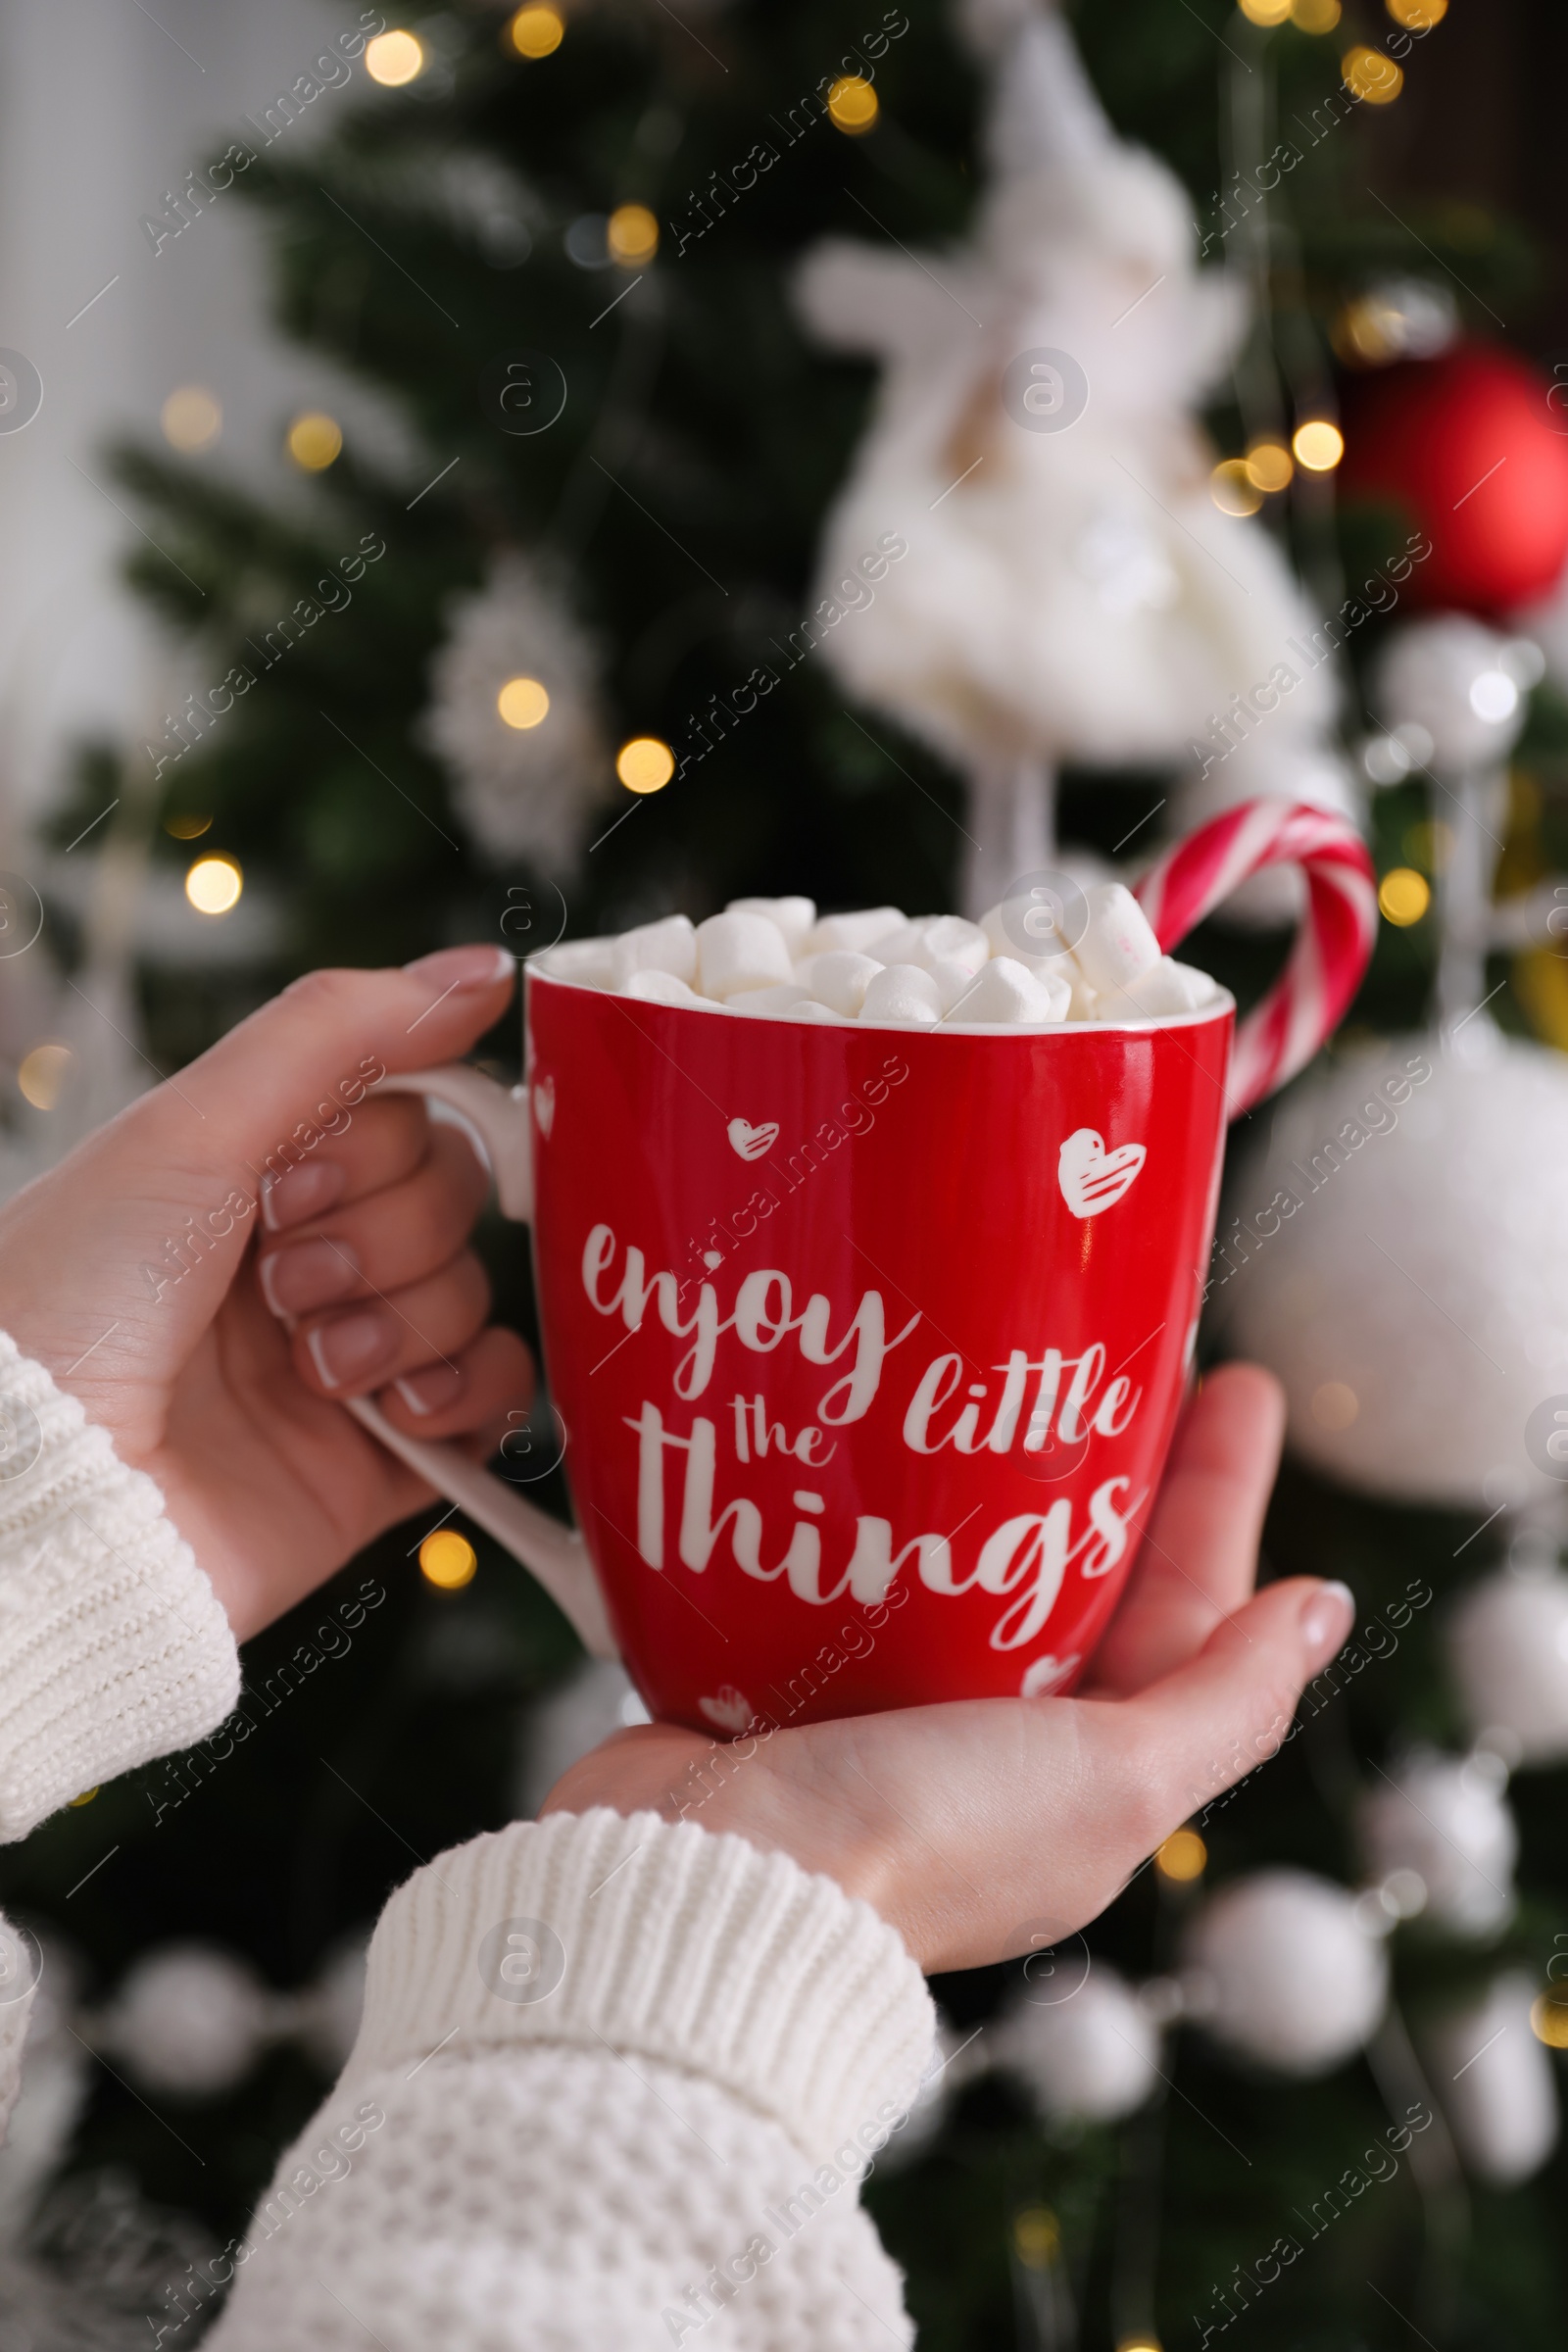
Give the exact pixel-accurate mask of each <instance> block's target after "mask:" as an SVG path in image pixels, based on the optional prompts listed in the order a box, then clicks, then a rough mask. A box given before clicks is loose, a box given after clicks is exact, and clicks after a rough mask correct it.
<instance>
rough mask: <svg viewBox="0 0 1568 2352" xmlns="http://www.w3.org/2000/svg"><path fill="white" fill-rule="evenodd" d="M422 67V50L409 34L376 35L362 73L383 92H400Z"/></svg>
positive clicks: (383, 33) (379, 33) (366, 55)
mask: <svg viewBox="0 0 1568 2352" xmlns="http://www.w3.org/2000/svg"><path fill="white" fill-rule="evenodd" d="M423 68H424V51H423V50H422V49H421V48H420V46H419V44H418V42H417V40H416V39H415V37H414V35H413V33H412V32H378V33H377V34H376V36H375V38H374V40H373V41H372V42H371V43H370V45H369V47H368V49H367V50H366V52H365V70H366V72H367V73H368V75H369V76H370V79H371V80H372V81H378V82H380V83H381V85H382V87H383V88H384V89H388V90H400V89H402V87H403V85H404V83H405V82H406V81H413V80H414V79H415V77H416V75H417V74H418V73H421V72H422V71H423Z"/></svg>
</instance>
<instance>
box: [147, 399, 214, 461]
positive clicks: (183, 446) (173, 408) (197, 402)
mask: <svg viewBox="0 0 1568 2352" xmlns="http://www.w3.org/2000/svg"><path fill="white" fill-rule="evenodd" d="M158 421H159V423H160V424H161V425H162V427H163V432H164V439H165V440H166V441H167V442H168V443H169V446H170V448H171V449H178V450H183V451H185V452H186V453H187V454H189V453H191V452H193V451H195V450H198V449H210V448H211V447H212V445H213V443H214V442H215V441H216V440H217V439H218V436H219V433H220V432H221V429H222V423H223V412H222V410H221V407H220V406H219V404H218V402H217V400H215V398H214V397H213V395H212V393H211V392H209V391H207V390H206V389H205V387H204V386H203V385H201V384H181V385H179V387H178V388H177V390H175V391H173V392H171V394H170V395H169V398H168V399H167V400H166V401H165V403H164V405H163V408H162V410H161V411H160V413H159V419H158Z"/></svg>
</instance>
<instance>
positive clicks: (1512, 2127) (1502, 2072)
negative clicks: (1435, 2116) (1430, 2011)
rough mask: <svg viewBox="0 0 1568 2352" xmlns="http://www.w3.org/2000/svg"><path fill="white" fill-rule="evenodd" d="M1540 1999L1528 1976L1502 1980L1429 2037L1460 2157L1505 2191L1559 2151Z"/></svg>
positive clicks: (1427, 2046) (1428, 2050) (1426, 2042)
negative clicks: (1536, 2024) (1539, 2024)
mask: <svg viewBox="0 0 1568 2352" xmlns="http://www.w3.org/2000/svg"><path fill="white" fill-rule="evenodd" d="M1534 1991H1535V1987H1534V1986H1533V1985H1532V1984H1531V1982H1530V1979H1529V1978H1528V1977H1527V1976H1524V1975H1522V1974H1518V1973H1514V1972H1510V1973H1509V1974H1508V1975H1506V1976H1502V1977H1497V1978H1495V1980H1494V1981H1493V1983H1492V1985H1490V1987H1489V1988H1488V1990H1487V1991H1486V1992H1485V1993H1483V1994H1482V1995H1481V1996H1480V1998H1479V1999H1476V2000H1472V2001H1467V2002H1466V2003H1465V2004H1464V2005H1463V2006H1462V2007H1461V2008H1457V2009H1453V2010H1450V2011H1449V2012H1448V2013H1447V2014H1446V2016H1444V2017H1442V2018H1440V2019H1439V2020H1437V2021H1436V2022H1435V2023H1434V2024H1433V2025H1431V2026H1429V2027H1428V2028H1427V2030H1426V2032H1425V2033H1424V2034H1422V2036H1421V2040H1422V2045H1423V2049H1424V2052H1425V2055H1426V2059H1427V2063H1428V2067H1429V2070H1430V2072H1431V2076H1432V2080H1433V2082H1434V2083H1435V2084H1436V2086H1437V2090H1438V2095H1439V2098H1440V2100H1441V2101H1442V2105H1443V2111H1444V2114H1445V2116H1446V2118H1447V2123H1448V2129H1449V2131H1451V2132H1452V2133H1453V2137H1454V2141H1455V2144H1456V2145H1457V2147H1458V2150H1459V2153H1460V2155H1461V2156H1462V2157H1463V2159H1464V2162H1465V2164H1466V2165H1467V2166H1468V2167H1469V2169H1470V2171H1471V2172H1473V2173H1475V2174H1477V2175H1479V2177H1480V2178H1481V2179H1482V2180H1488V2181H1491V2182H1492V2183H1493V2185H1494V2186H1495V2187H1497V2188H1511V2187H1512V2186H1513V2185H1514V2183H1515V2182H1516V2181H1519V2180H1529V2178H1530V2176H1531V2174H1532V2173H1535V2172H1539V2171H1540V2169H1541V2167H1542V2166H1543V2165H1544V2163H1545V2161H1546V2158H1547V2157H1548V2156H1549V2155H1550V2154H1551V2151H1552V2149H1553V2148H1554V2147H1555V2146H1556V2144H1557V2128H1558V2118H1557V2087H1556V2084H1555V2082H1553V2080H1552V2072H1551V2060H1550V2059H1549V2058H1548V2057H1547V2055H1546V2053H1545V2051H1544V2048H1543V2047H1542V2045H1541V2043H1540V2042H1539V2041H1538V2040H1537V2039H1536V2036H1535V2034H1534V2033H1533V2032H1532V2030H1531V2024H1530V2010H1531V2002H1532V1998H1533V1995H1534Z"/></svg>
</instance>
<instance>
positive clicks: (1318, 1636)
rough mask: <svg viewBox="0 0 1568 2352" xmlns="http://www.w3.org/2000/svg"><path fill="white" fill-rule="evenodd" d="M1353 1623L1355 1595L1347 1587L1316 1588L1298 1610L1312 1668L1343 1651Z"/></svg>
mask: <svg viewBox="0 0 1568 2352" xmlns="http://www.w3.org/2000/svg"><path fill="white" fill-rule="evenodd" d="M1354 1623H1355V1594H1354V1593H1352V1592H1351V1591H1350V1588H1349V1586H1348V1585H1342V1584H1339V1583H1337V1582H1336V1583H1334V1584H1327V1585H1319V1587H1318V1589H1317V1591H1316V1592H1315V1593H1309V1594H1308V1596H1307V1598H1306V1600H1305V1601H1304V1602H1303V1604H1302V1607H1301V1640H1302V1642H1303V1643H1304V1644H1305V1646H1306V1649H1307V1651H1308V1653H1309V1654H1310V1656H1311V1658H1312V1660H1313V1662H1314V1664H1321V1663H1322V1661H1323V1660H1324V1659H1325V1658H1332V1657H1333V1656H1334V1655H1335V1653H1336V1651H1338V1650H1341V1649H1343V1648H1344V1646H1345V1643H1346V1642H1347V1641H1348V1638H1349V1632H1350V1628H1351V1626H1352V1625H1353V1624H1354Z"/></svg>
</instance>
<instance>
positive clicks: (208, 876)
mask: <svg viewBox="0 0 1568 2352" xmlns="http://www.w3.org/2000/svg"><path fill="white" fill-rule="evenodd" d="M244 887H245V877H244V875H243V874H242V873H241V872H240V870H239V867H238V866H237V865H236V864H235V862H234V860H233V858H197V860H196V862H195V864H194V865H193V866H192V867H191V869H190V871H189V873H188V874H187V875H186V876H185V896H186V898H187V899H189V901H190V903H191V905H192V906H193V907H195V909H196V911H197V913H198V914H227V912H228V910H229V908H230V907H237V906H238V905H239V894H240V892H241V891H242V890H243V889H244Z"/></svg>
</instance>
